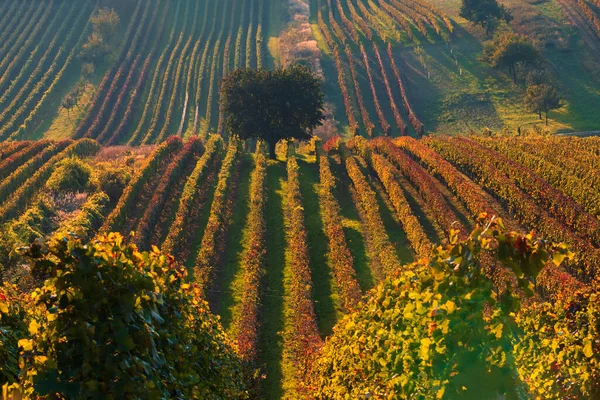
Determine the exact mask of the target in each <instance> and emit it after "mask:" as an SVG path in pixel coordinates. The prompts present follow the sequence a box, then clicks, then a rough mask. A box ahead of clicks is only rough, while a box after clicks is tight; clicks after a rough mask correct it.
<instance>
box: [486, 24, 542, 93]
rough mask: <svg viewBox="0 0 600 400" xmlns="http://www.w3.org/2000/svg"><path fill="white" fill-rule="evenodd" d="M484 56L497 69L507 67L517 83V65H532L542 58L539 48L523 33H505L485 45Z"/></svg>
mask: <svg viewBox="0 0 600 400" xmlns="http://www.w3.org/2000/svg"><path fill="white" fill-rule="evenodd" d="M484 58H485V59H486V60H487V62H488V63H489V64H490V65H491V66H492V67H493V68H497V69H508V72H509V74H510V75H511V76H512V79H513V82H514V83H515V84H516V83H517V66H518V65H522V66H524V67H527V66H528V65H534V64H536V63H538V62H540V61H541V60H542V56H541V54H540V52H539V50H538V49H537V48H536V47H535V46H534V45H533V44H532V43H531V42H530V41H529V39H527V37H525V36H523V35H517V34H514V33H507V34H505V35H503V36H500V37H498V38H497V39H496V40H494V42H493V43H492V44H490V45H488V46H486V48H485V50H484Z"/></svg>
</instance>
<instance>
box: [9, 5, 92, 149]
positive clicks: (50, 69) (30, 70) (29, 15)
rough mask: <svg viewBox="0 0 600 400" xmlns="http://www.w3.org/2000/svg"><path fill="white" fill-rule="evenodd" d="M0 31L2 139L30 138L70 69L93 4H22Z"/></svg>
mask: <svg viewBox="0 0 600 400" xmlns="http://www.w3.org/2000/svg"><path fill="white" fill-rule="evenodd" d="M20 4H21V6H20V7H19V9H18V11H17V12H16V13H15V14H14V15H13V22H12V23H11V24H8V25H5V29H4V30H3V31H1V32H0V37H2V38H3V46H2V48H1V49H0V54H2V61H1V62H0V93H2V94H1V95H0V105H1V109H2V111H1V112H0V125H1V128H0V140H7V139H11V140H15V139H22V138H24V137H26V136H32V135H33V133H34V132H35V131H36V129H38V127H39V126H40V125H42V124H43V122H44V120H43V118H45V117H42V116H43V115H47V113H48V109H49V108H51V107H53V105H52V104H50V103H51V100H52V99H53V97H55V96H56V92H57V90H58V89H59V87H60V85H61V84H63V82H64V81H65V74H66V72H67V71H68V70H69V68H70V67H71V66H72V64H74V62H75V60H76V58H77V56H78V54H79V48H80V46H81V44H82V43H83V40H84V38H85V37H86V33H87V31H88V29H89V22H88V21H89V17H90V15H91V13H92V12H93V10H94V7H95V6H96V2H95V1H92V0H86V1H84V2H82V3H81V4H79V3H77V4H75V3H72V2H57V1H50V2H44V3H43V5H35V4H33V3H29V2H20Z"/></svg>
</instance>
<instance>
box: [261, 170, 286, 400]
mask: <svg viewBox="0 0 600 400" xmlns="http://www.w3.org/2000/svg"><path fill="white" fill-rule="evenodd" d="M286 177H287V172H286V165H285V163H282V162H273V161H270V162H269V165H268V167H267V185H268V191H267V192H268V199H267V213H266V218H267V220H266V225H267V230H266V233H267V259H266V276H265V290H264V294H263V318H262V328H261V341H260V349H259V351H260V358H261V363H262V364H264V367H265V373H266V377H265V380H264V381H263V394H264V398H265V399H280V398H281V396H282V393H283V389H282V379H283V373H282V368H281V362H282V361H281V359H282V356H283V336H282V332H283V329H284V311H283V295H284V276H283V274H284V268H285V247H286V240H285V228H284V220H283V197H282V193H281V190H282V183H283V181H285V179H286Z"/></svg>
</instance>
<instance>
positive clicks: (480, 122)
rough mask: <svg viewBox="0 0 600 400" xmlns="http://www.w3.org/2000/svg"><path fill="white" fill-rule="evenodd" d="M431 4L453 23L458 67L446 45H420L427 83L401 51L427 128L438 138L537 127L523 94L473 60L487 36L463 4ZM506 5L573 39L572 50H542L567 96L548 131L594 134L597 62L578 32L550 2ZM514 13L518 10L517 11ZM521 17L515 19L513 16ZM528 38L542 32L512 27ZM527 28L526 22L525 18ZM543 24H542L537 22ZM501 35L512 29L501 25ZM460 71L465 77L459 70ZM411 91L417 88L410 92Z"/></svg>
mask: <svg viewBox="0 0 600 400" xmlns="http://www.w3.org/2000/svg"><path fill="white" fill-rule="evenodd" d="M431 2H432V4H434V5H435V6H437V7H439V8H440V9H442V10H444V11H445V12H447V13H448V14H449V15H450V16H451V17H452V18H453V19H454V20H455V21H456V22H457V24H458V27H457V33H456V35H455V38H454V39H453V41H452V45H453V46H454V53H455V55H456V56H457V60H458V65H454V64H453V61H452V59H451V58H450V57H449V50H448V49H447V48H446V45H445V44H424V45H423V51H424V54H425V59H426V60H427V63H428V66H429V69H430V71H431V80H428V79H427V77H426V76H425V75H424V68H423V67H422V65H420V63H419V60H417V57H416V56H415V54H414V52H412V50H410V49H407V50H405V51H403V52H402V56H403V58H405V59H406V60H407V63H408V66H409V69H408V70H409V71H408V72H409V73H408V78H409V80H410V81H411V84H410V88H413V99H414V106H415V108H416V111H417V114H418V115H420V116H422V118H423V120H424V121H423V122H424V123H425V125H426V127H427V129H428V130H432V131H436V132H439V133H449V134H453V133H459V132H464V131H468V130H471V129H473V130H476V131H477V130H480V129H482V128H483V127H485V126H489V127H490V128H493V129H499V128H501V127H502V126H507V127H508V128H509V129H511V130H516V129H517V128H518V127H531V126H533V125H536V124H537V125H541V124H543V121H540V120H539V119H538V118H537V115H535V114H533V113H530V112H528V111H527V110H525V107H524V104H523V96H524V88H523V86H522V85H521V84H520V85H514V84H513V83H512V81H511V80H510V79H509V78H508V76H507V75H506V73H505V72H504V71H496V70H493V69H491V68H490V67H489V66H487V65H486V64H485V63H484V62H483V61H480V60H479V59H478V57H479V55H480V54H481V50H482V46H483V44H484V42H486V41H487V40H489V39H490V38H489V37H487V36H486V35H485V33H484V32H483V30H482V29H481V28H480V27H473V26H472V24H470V23H469V22H468V21H466V20H464V19H462V18H460V17H458V11H459V8H460V4H461V2H460V0H431ZM507 5H508V7H509V9H510V8H511V7H513V6H514V7H517V6H518V7H523V9H525V10H527V11H528V12H531V13H536V12H537V13H539V15H540V16H542V17H545V18H547V19H548V21H550V22H552V23H556V24H557V25H556V26H557V29H559V30H560V32H559V35H560V36H561V37H566V38H570V41H569V43H568V48H569V49H570V51H564V50H559V49H556V48H553V47H547V48H545V49H544V50H543V51H544V55H545V56H546V57H547V59H548V60H549V62H550V64H551V67H552V69H553V71H554V73H555V75H556V78H557V81H558V82H559V86H560V88H561V91H562V93H563V94H564V97H565V106H564V107H563V108H562V109H560V110H558V111H556V112H552V113H551V114H550V118H551V120H550V125H549V127H548V129H549V130H550V131H551V132H564V131H584V130H595V129H598V128H599V127H600V115H599V114H598V113H597V112H596V110H597V109H598V107H599V106H600V96H599V95H600V80H599V79H598V77H595V75H597V70H598V65H597V63H595V62H593V61H591V60H589V58H591V56H590V55H589V54H588V53H589V51H590V50H589V49H588V48H587V47H583V46H582V45H581V43H580V37H579V33H578V31H577V29H576V28H572V27H571V26H570V25H568V23H567V19H566V17H565V16H564V14H563V12H562V10H561V9H560V8H559V7H558V5H557V4H555V3H554V2H541V3H539V4H536V5H524V4H522V2H521V1H516V0H507ZM515 10H516V12H519V10H521V8H515ZM517 17H519V16H517ZM517 21H518V18H517V19H516V20H515V22H513V26H512V28H515V29H517V30H519V29H521V28H524V29H526V30H531V31H533V32H535V31H539V32H544V29H547V27H545V26H541V25H540V26H537V27H536V26H533V27H532V26H517V25H515V24H516V23H517ZM524 21H525V22H523V23H527V20H526V19H525V20H524ZM538 24H541V22H538ZM502 29H504V30H508V29H509V28H507V27H504V28H502ZM459 68H462V70H463V71H462V72H463V73H462V76H461V75H460V69H459ZM415 87H418V88H420V89H419V90H414V88H415Z"/></svg>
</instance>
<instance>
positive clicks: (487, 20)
mask: <svg viewBox="0 0 600 400" xmlns="http://www.w3.org/2000/svg"><path fill="white" fill-rule="evenodd" d="M460 16H461V17H463V18H464V19H466V20H467V21H471V22H472V23H473V24H474V25H481V27H482V28H484V29H485V32H486V34H488V35H489V34H490V33H492V32H493V31H494V30H495V29H496V27H497V26H498V23H499V22H500V21H505V22H506V23H509V22H510V21H512V19H513V16H512V15H511V14H510V12H509V11H508V10H507V9H506V7H504V6H503V5H500V4H498V1H497V0H463V2H462V7H461V8H460Z"/></svg>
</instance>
